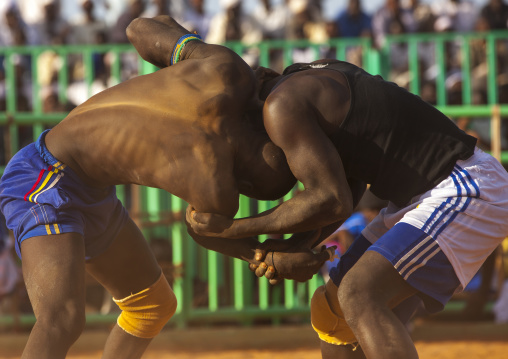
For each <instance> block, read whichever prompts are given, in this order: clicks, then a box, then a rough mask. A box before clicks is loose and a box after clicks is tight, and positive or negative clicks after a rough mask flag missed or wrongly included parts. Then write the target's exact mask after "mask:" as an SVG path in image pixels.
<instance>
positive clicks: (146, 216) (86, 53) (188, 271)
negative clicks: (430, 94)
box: [0, 32, 508, 326]
mask: <svg viewBox="0 0 508 359" xmlns="http://www.w3.org/2000/svg"><path fill="white" fill-rule="evenodd" d="M478 39H479V40H483V41H485V43H486V44H487V45H486V54H485V56H486V60H487V65H488V67H489V72H488V77H487V85H488V86H487V88H488V91H487V97H488V103H487V104H483V105H474V104H473V103H472V96H471V94H472V81H471V75H470V73H471V64H470V61H469V52H470V47H469V44H470V42H471V41H473V40H478ZM507 39H508V32H492V33H481V34H465V35H464V34H439V35H437V34H432V35H428V34H418V35H410V36H407V35H406V36H397V37H388V38H387V42H386V44H385V45H384V46H383V48H381V49H375V48H374V47H373V46H372V43H371V41H370V39H366V38H359V39H332V40H330V41H328V42H327V43H326V44H314V43H310V42H308V41H266V42H262V43H260V44H258V45H256V46H246V45H244V44H241V43H230V44H227V46H229V47H230V48H232V49H233V50H234V51H236V52H237V53H238V54H240V55H243V54H245V53H250V54H252V53H254V54H256V56H257V57H258V59H259V60H258V61H259V64H260V65H261V66H265V67H270V66H271V61H272V59H273V57H274V54H275V55H277V54H278V55H279V58H281V59H282V61H281V63H282V67H285V66H288V65H290V64H291V63H292V62H293V51H294V50H295V49H297V48H306V49H311V50H312V53H313V55H314V58H313V59H314V60H316V59H319V58H320V57H322V56H323V54H324V53H326V54H328V56H330V55H331V56H333V57H335V58H337V59H340V60H348V56H349V54H350V53H351V52H354V53H355V54H356V55H357V57H356V58H357V59H358V61H359V62H361V65H362V66H363V67H364V68H365V69H366V70H367V71H369V72H371V73H373V74H381V75H383V77H385V78H389V70H390V67H389V66H390V47H391V46H392V45H393V44H403V45H404V46H407V51H408V68H409V70H410V73H411V74H413V75H412V76H411V81H410V85H409V86H410V90H411V91H412V92H414V93H416V94H419V92H420V89H421V81H420V78H419V77H418V76H415V75H414V74H418V72H419V70H420V67H419V66H420V64H419V54H418V51H419V50H418V49H419V46H420V44H421V43H432V44H434V51H435V58H436V65H437V68H438V72H437V77H436V89H437V103H438V108H439V109H440V110H441V111H443V112H444V113H445V114H447V115H448V116H451V117H455V116H465V117H491V118H492V123H493V126H492V128H493V129H494V136H493V140H494V137H496V138H499V136H500V130H499V128H500V122H501V120H500V119H501V117H502V116H508V105H504V104H503V105H499V103H498V96H499V94H498V90H497V83H496V76H497V74H498V73H497V70H495V69H497V63H496V61H497V60H496V58H495V57H496V51H495V47H496V44H497V43H498V42H499V41H506V40H507ZM451 41H455V42H457V43H459V47H460V51H461V52H462V54H463V56H462V58H463V62H462V65H461V66H462V71H463V73H464V74H463V82H462V86H463V94H462V102H463V105H461V106H451V105H449V104H448V101H447V97H446V92H445V74H446V68H445V45H446V44H447V43H448V42H451ZM47 51H52V52H53V53H54V54H56V55H57V56H58V57H59V58H60V67H59V70H58V76H57V77H58V79H57V84H58V91H57V96H58V99H59V101H60V102H62V103H65V102H66V101H67V100H68V98H67V93H66V89H67V87H68V85H69V81H70V76H69V72H68V71H69V65H70V63H71V62H75V61H80V62H81V63H82V64H83V65H82V66H83V77H82V79H81V80H82V81H83V83H84V84H85V88H86V89H88V90H87V91H88V94H89V95H90V94H91V89H92V83H93V82H94V76H95V72H96V69H95V68H94V62H93V57H94V56H95V54H108V56H109V57H110V64H111V65H110V67H111V68H110V72H111V77H112V79H113V83H119V82H121V81H123V80H124V75H123V74H122V70H123V66H124V65H123V64H124V61H125V60H124V57H125V56H131V57H132V54H134V53H135V51H134V49H133V47H131V46H130V45H102V46H52V47H11V48H0V57H4V59H5V60H4V72H5V78H6V80H5V82H6V86H7V91H6V93H7V97H6V99H5V111H0V129H1V130H2V132H3V137H2V138H3V147H2V148H1V149H0V151H4V153H3V156H0V158H1V157H4V162H5V160H7V159H8V158H10V157H11V156H12V155H13V154H14V153H15V152H16V151H18V150H19V149H20V146H21V144H22V142H21V140H22V139H21V138H20V130H21V129H27V128H28V129H29V131H31V137H32V138H31V139H36V138H37V137H38V135H39V134H40V133H41V132H42V131H43V130H44V129H45V128H47V127H51V126H53V125H55V124H57V123H58V122H59V121H61V120H62V119H63V118H64V117H65V116H66V115H67V113H66V112H56V113H46V112H44V111H43V103H42V99H41V96H40V91H41V86H40V85H39V84H38V82H37V80H36V79H37V78H38V76H39V71H40V68H39V66H38V65H37V63H38V59H39V58H40V56H41V55H42V54H44V53H45V52H47ZM20 56H25V57H26V58H27V59H30V61H31V66H30V69H29V71H30V75H31V78H32V79H33V80H32V91H31V103H32V106H31V109H30V110H29V111H21V109H19V108H18V98H17V93H18V90H19V89H18V88H17V86H19V81H17V74H16V61H17V59H19V57H20ZM135 59H136V60H135V61H136V67H137V74H139V75H142V74H147V73H150V72H153V71H155V70H156V67H154V66H153V65H151V64H149V63H146V62H144V61H142V60H141V59H140V58H139V57H135ZM493 69H494V70H493ZM496 131H497V132H496ZM499 146H500V145H499V141H493V153H494V154H495V155H496V156H497V157H498V158H499V159H501V160H502V161H503V162H507V163H508V155H507V154H506V153H501V151H500V147H499ZM494 147H496V148H494ZM0 161H1V159H0ZM4 165H5V163H0V173H1V171H2V170H3V167H2V166H4ZM118 195H119V197H120V199H121V200H122V201H123V202H124V204H127V203H128V204H129V205H128V207H129V210H130V213H131V216H132V217H133V218H134V219H135V221H136V222H137V223H138V225H139V226H140V228H141V229H142V231H143V233H144V235H145V237H146V238H147V239H148V240H150V239H152V238H165V239H168V240H169V241H170V242H171V248H172V265H173V268H174V273H173V275H174V281H173V289H174V292H175V294H176V296H177V299H178V302H179V306H178V310H177V313H176V315H175V317H174V318H173V320H172V321H171V322H172V323H174V324H176V325H178V326H185V325H188V324H189V323H192V322H194V321H199V322H203V321H213V322H216V321H236V322H241V323H245V324H249V323H252V322H253V321H255V320H258V319H262V318H264V319H267V320H268V319H269V320H271V321H272V322H276V323H277V322H280V321H282V320H284V318H289V317H291V318H293V317H295V316H296V317H299V318H302V320H308V314H309V301H310V298H311V296H312V293H313V292H314V290H315V289H316V288H317V287H318V286H319V285H321V283H322V282H323V280H322V278H321V277H320V276H319V275H316V276H314V278H313V279H311V280H310V281H309V282H307V283H295V282H293V281H285V282H284V283H282V284H279V285H277V286H270V285H269V284H268V281H267V280H266V279H265V278H260V279H258V278H255V277H254V276H253V274H252V273H251V272H250V271H248V269H247V265H246V264H245V263H244V262H242V261H240V260H237V259H231V258H226V257H224V256H222V255H219V254H217V253H215V252H212V251H207V250H205V249H203V248H201V247H199V246H197V245H196V244H195V243H194V242H193V241H192V239H190V237H189V236H188V234H187V233H186V229H185V225H184V224H183V222H182V220H181V219H182V218H183V216H184V212H185V207H186V203H185V202H184V201H182V200H181V199H179V198H177V197H175V196H172V195H170V194H168V193H166V192H164V191H162V190H159V189H155V188H146V187H138V186H119V190H118ZM290 196H291V194H289V195H288V196H286V197H285V198H284V199H288V198H290ZM284 199H283V200H284ZM276 203H277V202H264V201H254V200H252V199H248V198H246V197H242V198H241V201H240V210H239V213H238V216H240V217H244V216H249V215H251V214H253V213H257V212H259V211H263V210H266V209H268V208H271V207H273V206H274V205H275V204H276ZM265 238H266V236H263V237H261V238H260V239H261V240H264V239H265ZM115 317H116V314H115V315H110V316H95V315H94V316H90V317H89V319H90V318H92V320H93V321H95V322H101V321H114V320H115V319H114V318H115ZM9 320H10V319H5V318H4V319H3V321H4V323H6V321H7V323H9ZM24 320H25V322H27V323H33V317H28V319H27V318H25V319H24ZM0 324H2V320H0Z"/></svg>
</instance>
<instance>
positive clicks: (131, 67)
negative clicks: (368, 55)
mask: <svg viewBox="0 0 508 359" xmlns="http://www.w3.org/2000/svg"><path fill="white" fill-rule="evenodd" d="M208 1H211V0H208ZM74 2H75V3H76V4H75V5H78V3H79V6H76V8H77V9H78V11H76V12H73V13H72V15H69V14H68V11H67V12H66V13H65V14H64V12H63V11H62V8H63V5H64V2H63V1H62V0H2V1H1V2H0V47H10V46H26V45H62V44H66V45H82V44H94V45H101V44H102V45H104V44H125V43H128V39H127V37H126V34H125V29H126V27H127V25H128V24H129V23H130V22H131V21H132V20H133V19H134V18H137V17H153V16H156V15H163V14H164V15H170V16H172V17H174V18H175V19H176V20H178V21H179V22H180V23H181V24H182V25H183V26H184V27H186V28H187V29H188V30H190V31H196V32H197V33H198V34H200V35H201V36H202V38H203V39H204V40H205V41H206V42H208V43H225V42H229V41H241V42H242V43H243V44H247V45H255V44H257V43H259V42H261V41H265V40H308V41H311V42H314V43H320V44H326V42H327V40H329V39H335V38H369V39H372V46H373V47H375V48H378V49H384V50H386V51H385V52H384V53H385V54H388V56H389V71H388V73H387V74H385V76H387V77H388V79H389V80H391V81H394V82H396V83H397V84H399V85H400V86H403V87H406V88H407V87H409V82H410V80H411V78H412V76H413V74H411V72H410V71H409V69H408V47H407V44H404V43H403V44H389V45H386V38H387V35H396V34H406V33H443V32H459V33H462V32H470V31H475V32H480V33H485V32H488V31H491V30H502V29H507V27H508V5H507V4H505V3H504V2H503V0H484V2H483V3H481V4H480V3H479V2H474V3H473V2H470V1H468V0H428V1H425V2H423V1H419V0H381V6H380V8H379V9H377V10H376V11H374V13H372V14H369V13H366V12H365V10H364V8H363V5H364V4H362V1H361V0H347V2H345V8H343V9H339V11H338V13H337V14H326V13H325V11H324V7H323V1H322V0H251V1H249V2H248V3H249V4H250V5H251V7H252V6H254V7H253V9H248V10H246V9H245V8H246V6H245V4H246V1H241V0H218V4H219V7H220V8H219V9H216V10H217V11H216V12H215V13H213V14H212V13H211V12H210V11H205V9H206V5H207V3H206V0H185V1H184V0H126V1H124V2H118V1H115V0H74ZM68 3H69V2H67V4H66V5H67V6H68V5H69V4H68ZM113 3H115V4H118V3H122V4H123V8H122V9H120V11H117V13H118V14H119V15H118V16H116V17H113V18H112V17H111V14H109V13H108V11H109V10H108V9H110V8H111V6H110V5H111V4H113ZM208 5H209V4H208ZM507 44H508V41H506V40H505V41H496V43H495V47H496V51H495V52H496V60H497V69H496V75H497V83H498V93H499V96H498V98H499V102H500V103H508V45H507ZM387 46H388V47H387ZM486 48H487V44H486V41H485V39H484V38H478V39H475V40H472V41H471V43H470V54H469V55H470V56H469V57H470V65H471V73H472V80H471V82H472V89H473V92H472V96H471V98H472V104H474V105H480V104H486V103H487V98H488V96H487V74H488V72H489V68H488V61H487V55H486ZM364 51H365V48H362V47H361V46H349V47H348V48H347V49H346V51H345V52H344V53H345V55H346V58H345V60H346V61H349V62H351V63H354V64H357V65H359V66H362V65H364V64H362V59H363V58H364V57H363V52H364ZM445 51H446V53H445V59H446V64H445V71H446V82H445V86H446V92H447V103H448V104H450V105H460V104H461V102H462V98H463V97H462V90H463V89H462V73H461V64H462V61H463V57H464V56H463V55H462V54H461V51H460V42H459V41H448V42H446V49H445ZM318 52H319V53H316V50H315V48H312V47H309V46H303V47H294V48H293V49H292V53H291V61H292V62H310V61H313V60H316V59H317V58H337V49H336V48H334V47H333V46H330V45H321V46H320V47H319V51H318ZM242 56H243V57H244V59H245V60H246V61H247V63H249V65H251V66H252V67H256V66H258V65H259V51H258V50H257V49H256V48H255V46H254V47H252V48H250V49H246V50H245V51H244V53H243V54H242ZM418 58H419V74H418V76H419V77H420V89H419V93H420V95H421V97H422V98H423V99H424V100H426V101H428V102H429V103H431V104H436V102H437V99H436V97H437V96H436V93H437V91H436V77H437V76H438V73H439V70H438V65H437V64H436V59H435V48H434V45H433V44H432V43H430V42H422V43H420V44H419V48H418ZM115 60H116V56H114V55H113V54H112V53H108V52H107V51H97V52H94V53H93V54H92V63H93V70H92V73H93V75H92V77H93V82H92V83H91V84H90V81H85V72H86V69H85V66H84V62H85V61H84V59H83V56H81V55H69V56H68V58H67V59H65V61H64V59H62V57H60V56H58V54H57V53H56V52H54V51H45V52H43V53H42V55H41V56H39V57H38V58H37V59H36V60H34V59H33V58H32V57H31V56H29V55H22V54H17V55H15V56H14V61H15V69H14V71H15V78H16V80H15V88H16V110H17V111H18V112H25V111H32V110H33V108H34V103H33V102H34V99H33V98H34V96H33V95H34V94H33V89H34V87H33V84H32V81H33V70H34V68H36V69H37V79H36V80H37V84H38V88H39V89H40V95H39V96H40V98H41V99H42V100H41V102H42V104H41V105H40V107H41V108H42V112H45V113H50V112H66V111H69V110H71V109H72V108H73V107H75V106H77V105H79V104H80V103H82V102H83V101H85V100H86V99H87V98H88V97H89V96H90V95H93V94H95V93H98V92H100V91H102V90H104V89H105V88H107V87H110V86H112V85H114V84H116V83H117V82H119V81H123V80H126V79H128V78H130V77H133V76H136V75H138V73H139V63H138V61H139V59H138V57H137V56H136V54H135V53H133V52H131V53H125V54H122V55H121V59H120V61H121V65H120V68H121V74H120V76H116V77H114V76H112V74H111V67H112V64H113V63H114V61H115ZM33 61H36V64H33V63H32V62H33ZM284 61H286V62H284ZM269 62H270V63H269V66H270V67H271V68H273V69H275V70H277V71H282V70H283V67H284V65H288V63H287V58H285V57H284V52H283V48H282V47H279V48H278V49H273V50H271V51H270V53H269ZM34 65H35V66H34ZM5 71H6V68H5V61H3V58H2V55H1V54H0V112H1V111H5V110H6V103H7V101H6V93H7V87H8V85H6V84H5ZM62 72H65V77H66V79H67V80H66V81H65V82H64V84H65V86H62V82H60V85H59V81H58V78H59V76H60V77H61V76H62ZM62 87H65V88H62ZM62 94H63V95H62ZM457 123H458V124H459V126H461V127H462V128H463V129H464V130H466V131H469V132H470V133H472V134H473V135H475V136H476V137H478V138H479V139H480V144H481V145H483V146H485V147H488V146H489V142H490V140H489V121H488V119H484V120H483V121H482V120H479V121H471V120H470V119H459V120H458V121H457ZM26 130H27V131H30V130H29V129H26ZM22 132H23V131H22ZM507 132H508V131H507ZM21 137H23V136H21ZM26 137H27V138H28V140H29V141H31V140H32V137H31V136H30V135H28V136H26ZM504 137H508V136H504ZM502 145H503V147H504V148H507V149H508V141H507V140H506V139H503V143H502ZM0 162H4V161H3V159H0Z"/></svg>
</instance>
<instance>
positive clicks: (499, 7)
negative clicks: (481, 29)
mask: <svg viewBox="0 0 508 359" xmlns="http://www.w3.org/2000/svg"><path fill="white" fill-rule="evenodd" d="M480 15H481V17H483V18H484V19H485V20H486V21H487V22H488V24H489V27H490V28H491V29H492V30H502V29H506V28H507V27H508V5H506V4H505V3H504V2H503V0H490V1H489V2H488V3H487V4H486V5H485V6H484V7H483V8H482V10H481V12H480Z"/></svg>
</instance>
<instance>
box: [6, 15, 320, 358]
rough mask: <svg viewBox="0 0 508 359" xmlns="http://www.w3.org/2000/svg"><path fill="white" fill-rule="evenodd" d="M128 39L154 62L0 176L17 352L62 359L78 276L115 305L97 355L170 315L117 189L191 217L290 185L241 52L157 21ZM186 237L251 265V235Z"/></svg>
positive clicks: (137, 26)
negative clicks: (17, 316)
mask: <svg viewBox="0 0 508 359" xmlns="http://www.w3.org/2000/svg"><path fill="white" fill-rule="evenodd" d="M127 35H128V37H129V39H130V40H131V42H132V43H133V44H134V46H135V47H136V49H137V51H138V52H139V54H140V55H141V56H142V57H143V58H144V59H145V60H147V61H149V62H151V63H152V64H155V65H157V66H158V67H160V68H161V69H160V70H159V71H157V72H155V73H152V74H149V75H145V76H139V77H136V78H134V79H131V80H129V81H126V82H124V83H121V84H119V85H117V86H115V87H112V88H110V89H107V90H105V91H103V92H101V93H99V94H98V95H96V96H94V97H92V98H90V99H89V100H88V101H86V102H85V103H83V104H82V105H80V106H78V107H77V108H76V109H74V110H73V111H72V112H71V113H70V114H69V115H68V116H67V117H66V118H65V119H64V120H63V121H62V122H61V123H59V124H58V125H56V126H55V127H54V128H53V129H51V130H50V131H49V132H48V131H47V132H44V133H43V134H42V135H41V136H40V138H39V139H38V141H36V142H35V143H34V144H31V145H29V146H27V147H25V148H23V149H22V150H20V151H19V152H18V153H17V154H16V155H15V156H14V157H13V158H12V160H11V161H10V163H9V164H8V166H7V168H6V170H5V172H4V175H3V177H2V179H1V182H0V204H1V209H2V212H3V213H4V214H5V216H6V218H7V223H8V226H9V228H10V229H11V230H13V231H14V234H15V237H16V250H17V252H18V255H19V256H20V257H21V256H22V266H23V275H24V279H25V281H26V286H27V289H28V293H29V296H30V300H31V302H32V305H33V309H34V312H35V316H36V318H37V322H36V324H35V326H34V327H33V329H32V332H31V335H30V337H29V340H28V342H27V344H26V347H25V349H24V352H23V358H51V359H56V358H63V357H65V355H66V353H67V351H68V349H69V347H70V346H71V345H72V343H73V342H74V341H75V340H76V339H77V338H78V337H79V336H80V334H81V332H82V330H83V326H84V324H85V302H84V301H85V293H84V288H85V287H84V274H85V270H86V271H88V272H89V273H91V274H92V275H93V276H94V277H95V278H96V279H97V280H98V281H99V282H100V283H101V284H102V285H104V287H105V288H107V290H108V291H109V292H110V293H111V294H112V295H113V297H114V298H115V301H116V302H117V304H118V305H119V307H120V308H121V309H122V313H121V315H120V316H119V318H118V322H117V325H115V327H114V328H113V330H112V332H111V334H110V336H109V338H108V340H107V343H106V345H105V349H104V354H103V355H104V356H103V357H104V358H139V357H140V356H141V355H142V353H143V352H144V351H145V349H146V347H147V345H148V344H149V342H150V340H151V339H152V338H153V337H154V336H156V335H157V334H158V332H159V331H160V330H161V329H162V327H163V326H164V324H165V323H166V322H167V321H168V320H169V318H170V317H171V316H172V315H173V313H174V312H175V310H176V299H175V296H174V294H173V292H172V290H171V288H170V287H169V285H168V283H167V282H166V279H165V278H164V276H162V275H161V269H160V267H159V266H158V265H157V263H156V261H155V259H154V257H153V255H152V253H151V252H150V250H149V247H148V245H147V243H146V241H145V239H144V238H143V235H142V234H141V232H140V231H139V229H138V228H137V227H136V225H135V224H134V223H133V221H132V220H131V219H130V218H129V216H128V214H127V213H126V211H125V209H124V208H123V206H122V205H121V203H120V202H119V200H118V199H117V197H116V195H115V187H114V185H117V184H138V185H145V186H151V187H157V188H162V189H164V190H166V191H168V192H170V193H172V194H174V195H176V196H178V197H180V198H182V199H184V200H185V201H187V202H189V203H190V204H192V206H193V207H195V208H196V209H197V210H199V211H203V212H214V213H220V214H222V215H225V216H233V215H234V214H235V213H236V211H237V209H238V200H239V194H240V193H242V194H245V195H248V196H253V197H256V198H259V199H276V198H279V197H280V196H282V195H284V194H285V193H286V192H287V191H288V190H289V189H290V188H291V187H292V186H293V185H294V183H295V179H294V177H293V176H292V175H291V173H290V171H289V169H288V167H287V164H286V161H285V158H284V155H283V153H282V152H281V151H280V149H278V148H277V147H276V146H274V145H273V144H272V143H271V142H270V140H269V138H268V136H267V135H266V132H265V131H264V128H263V125H262V121H261V116H260V111H259V110H260V108H261V107H260V106H261V105H262V102H260V101H259V99H258V97H257V92H256V81H255V77H254V73H253V71H252V70H251V69H250V68H249V67H248V66H247V65H246V64H245V62H244V61H243V60H242V59H241V58H240V57H239V56H237V55H236V54H235V53H233V52H232V51H230V50H228V49H227V48H225V47H222V46H217V45H208V44H205V43H203V42H202V41H200V40H199V38H198V36H196V35H194V34H189V32H188V31H187V30H185V29H184V28H182V27H181V26H180V25H178V24H177V23H176V22H175V21H174V20H173V19H171V18H170V17H167V16H160V17H156V18H153V19H143V18H140V19H136V20H134V21H133V22H132V23H131V24H130V25H129V27H128V29H127ZM170 65H171V66H170ZM256 114H257V115H256ZM195 239H196V240H197V241H198V243H201V244H203V245H204V246H205V247H207V248H210V249H214V250H217V251H219V252H221V253H224V254H227V255H231V256H234V257H237V258H241V259H244V260H246V261H249V262H251V263H256V261H255V260H254V249H255V247H256V246H257V245H258V242H257V241H256V240H255V239H254V238H247V239H245V240H243V241H239V242H238V243H231V242H230V241H221V239H220V238H219V239H212V240H210V241H203V238H201V237H199V236H195ZM325 257H326V258H325ZM328 257H329V255H328V254H327V253H321V254H320V255H317V256H314V255H313V254H312V253H310V252H309V253H308V257H307V260H311V261H314V262H315V268H313V270H315V272H316V271H317V270H318V268H319V267H320V266H321V264H322V263H323V262H324V261H325V260H326V259H327V258H328Z"/></svg>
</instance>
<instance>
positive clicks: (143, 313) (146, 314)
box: [113, 273, 176, 338]
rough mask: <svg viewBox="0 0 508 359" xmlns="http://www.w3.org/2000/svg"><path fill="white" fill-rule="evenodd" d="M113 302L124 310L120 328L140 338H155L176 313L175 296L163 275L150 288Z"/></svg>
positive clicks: (119, 322)
mask: <svg viewBox="0 0 508 359" xmlns="http://www.w3.org/2000/svg"><path fill="white" fill-rule="evenodd" d="M113 300H114V302H115V303H116V304H117V305H118V306H119V307H120V309H121V310H122V313H121V314H120V316H119V317H118V320H117V323H118V326H119V327H120V328H122V329H123V330H125V331H126V332H127V333H129V334H131V335H134V336H136V337H139V338H153V337H155V336H156V335H157V334H159V332H160V331H161V329H162V328H163V327H164V325H165V324H166V323H167V321H168V320H169V319H170V318H171V317H172V316H173V314H175V311H176V297H175V294H174V293H173V290H172V289H171V287H170V286H169V284H168V281H167V280H166V277H164V275H163V274H162V273H161V276H160V277H159V279H158V280H157V281H156V282H155V283H154V284H153V285H151V286H150V287H149V288H147V289H144V290H142V291H141V292H139V293H136V294H132V295H130V296H128V297H126V298H124V299H115V298H113Z"/></svg>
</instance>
